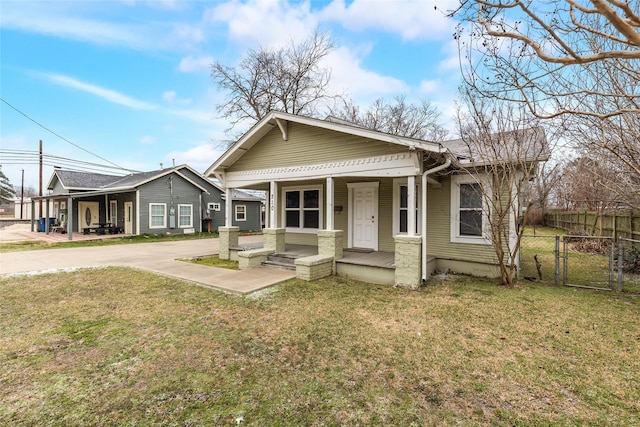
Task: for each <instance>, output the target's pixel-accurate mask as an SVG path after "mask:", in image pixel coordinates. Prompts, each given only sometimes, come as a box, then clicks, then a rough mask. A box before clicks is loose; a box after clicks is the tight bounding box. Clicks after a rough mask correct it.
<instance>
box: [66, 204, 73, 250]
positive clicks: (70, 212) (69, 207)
mask: <svg viewBox="0 0 640 427" xmlns="http://www.w3.org/2000/svg"><path fill="white" fill-rule="evenodd" d="M66 219H67V235H68V236H69V240H73V199H72V198H71V197H69V198H67V216H66Z"/></svg>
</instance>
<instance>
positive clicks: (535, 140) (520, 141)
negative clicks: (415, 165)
mask: <svg viewBox="0 0 640 427" xmlns="http://www.w3.org/2000/svg"><path fill="white" fill-rule="evenodd" d="M482 138H483V135H481V136H479V140H477V141H472V140H471V139H465V138H459V139H452V140H449V141H443V142H442V145H443V147H445V148H446V149H448V150H449V151H450V152H451V154H453V155H454V156H455V157H456V158H457V160H458V163H459V164H460V165H462V166H466V165H471V164H472V165H475V166H479V165H482V164H490V163H501V162H506V163H510V162H513V163H515V162H524V163H528V162H537V161H543V160H548V159H549V157H550V155H551V152H550V151H549V144H547V137H546V135H545V132H544V129H543V128H541V127H535V128H528V129H518V130H514V131H507V132H499V133H494V134H491V135H489V136H487V137H486V138H490V139H491V141H488V142H487V144H486V145H483V144H482V143H483V141H482Z"/></svg>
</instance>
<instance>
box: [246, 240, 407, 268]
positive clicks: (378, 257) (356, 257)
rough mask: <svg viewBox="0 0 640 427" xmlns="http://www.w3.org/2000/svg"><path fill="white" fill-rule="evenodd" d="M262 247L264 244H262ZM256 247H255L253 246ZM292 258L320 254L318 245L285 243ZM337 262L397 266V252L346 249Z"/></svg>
mask: <svg viewBox="0 0 640 427" xmlns="http://www.w3.org/2000/svg"><path fill="white" fill-rule="evenodd" d="M260 247H262V246H260ZM251 249H255V248H251ZM282 253H284V254H287V255H288V256H290V257H292V258H302V257H306V256H312V255H318V247H317V246H307V245H290V244H287V245H285V250H284V252H282ZM336 262H337V263H343V264H354V265H366V266H371V267H381V268H390V269H394V268H395V254H394V253H393V252H380V251H360V250H350V249H345V250H344V251H343V252H342V258H340V259H338V260H336Z"/></svg>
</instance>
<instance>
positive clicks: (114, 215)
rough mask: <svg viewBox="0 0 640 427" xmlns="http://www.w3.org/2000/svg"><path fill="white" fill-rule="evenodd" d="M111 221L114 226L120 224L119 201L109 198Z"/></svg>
mask: <svg viewBox="0 0 640 427" xmlns="http://www.w3.org/2000/svg"><path fill="white" fill-rule="evenodd" d="M109 222H110V223H111V225H112V226H114V227H115V226H116V225H118V201H117V200H109Z"/></svg>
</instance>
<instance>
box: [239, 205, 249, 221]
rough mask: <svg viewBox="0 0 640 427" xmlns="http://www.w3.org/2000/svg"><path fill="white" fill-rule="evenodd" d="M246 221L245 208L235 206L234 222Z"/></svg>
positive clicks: (244, 206)
mask: <svg viewBox="0 0 640 427" xmlns="http://www.w3.org/2000/svg"><path fill="white" fill-rule="evenodd" d="M246 220H247V206H246V205H236V221H246Z"/></svg>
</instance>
